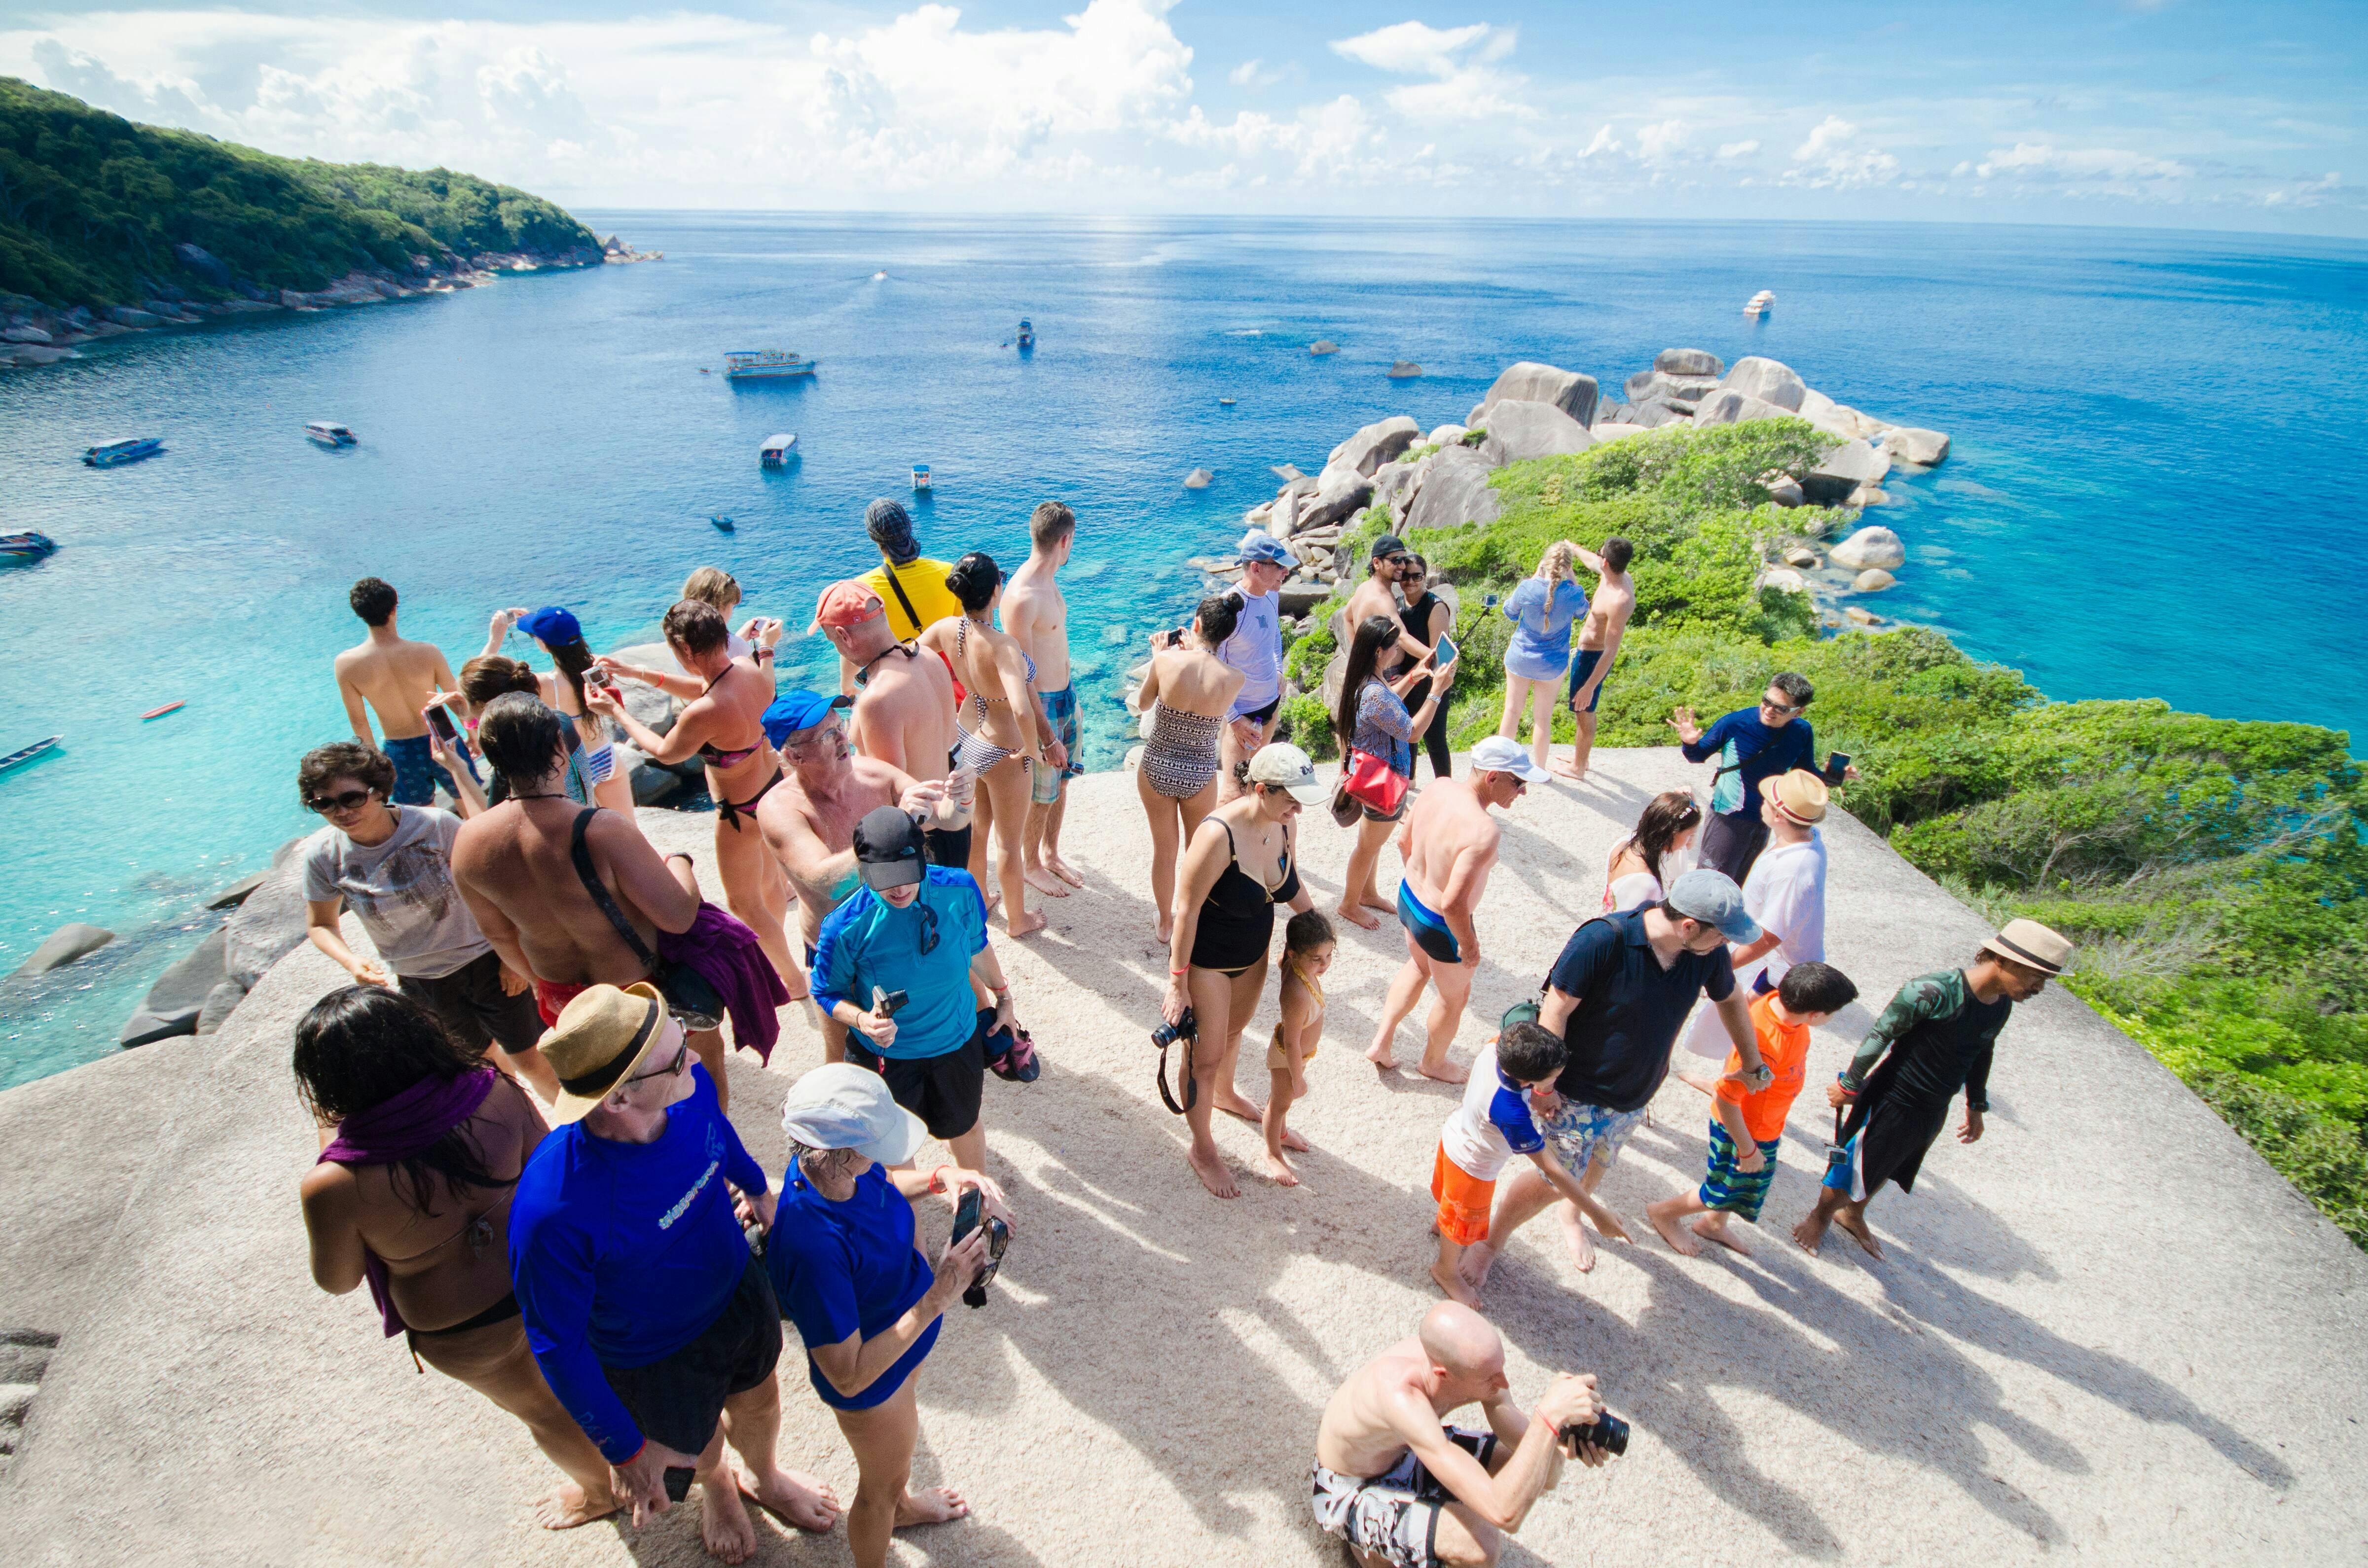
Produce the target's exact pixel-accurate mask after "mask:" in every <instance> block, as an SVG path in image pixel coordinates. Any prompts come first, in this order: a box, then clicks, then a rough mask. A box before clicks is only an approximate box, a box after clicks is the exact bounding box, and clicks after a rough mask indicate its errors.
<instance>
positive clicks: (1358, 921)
mask: <svg viewBox="0 0 2368 1568" xmlns="http://www.w3.org/2000/svg"><path fill="white" fill-rule="evenodd" d="M1335 913H1336V914H1338V915H1339V916H1340V918H1341V919H1343V920H1346V921H1347V922H1348V923H1349V925H1351V926H1362V927H1363V928H1364V929H1366V930H1368V931H1378V930H1380V929H1381V928H1382V923H1381V922H1380V921H1378V920H1376V919H1374V918H1373V917H1372V915H1368V914H1366V913H1365V912H1364V910H1363V909H1361V908H1360V907H1359V906H1358V905H1356V904H1353V903H1343V904H1342V905H1341V906H1340V907H1339V909H1338V910H1337V911H1335Z"/></svg>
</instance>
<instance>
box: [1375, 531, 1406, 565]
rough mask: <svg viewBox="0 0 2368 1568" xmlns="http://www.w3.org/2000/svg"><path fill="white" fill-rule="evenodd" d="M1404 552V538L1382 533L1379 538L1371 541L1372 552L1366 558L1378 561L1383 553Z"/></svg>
mask: <svg viewBox="0 0 2368 1568" xmlns="http://www.w3.org/2000/svg"><path fill="white" fill-rule="evenodd" d="M1405 553H1406V540H1402V539H1400V538H1398V536H1397V535H1395V534H1383V536H1382V537H1381V538H1379V539H1377V540H1374V541H1373V553H1372V556H1370V557H1369V558H1368V559H1370V560H1373V561H1379V560H1380V559H1381V558H1382V557H1383V556H1384V555H1403V554H1405Z"/></svg>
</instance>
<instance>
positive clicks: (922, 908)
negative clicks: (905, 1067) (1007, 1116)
mask: <svg viewBox="0 0 2368 1568" xmlns="http://www.w3.org/2000/svg"><path fill="white" fill-rule="evenodd" d="M932 918H934V921H935V924H936V927H937V941H936V943H935V945H934V946H931V947H930V949H929V950H928V951H927V952H923V951H922V950H921V949H922V946H923V944H924V941H925V939H926V938H927V937H928V931H929V927H930V924H931V921H932ZM985 947H986V900H985V897H983V896H982V895H981V894H980V892H979V891H978V884H977V883H976V882H974V881H971V875H970V873H969V872H968V871H963V870H956V869H949V868H947V867H944V866H929V867H927V868H925V869H923V872H922V878H921V892H920V895H919V896H918V897H916V898H915V899H914V900H913V902H912V903H909V904H906V905H905V907H904V908H902V909H898V908H895V907H894V906H893V905H892V904H890V903H889V902H888V901H887V900H886V899H884V898H882V897H881V896H880V895H879V894H878V893H876V892H872V891H871V888H870V887H869V886H864V887H859V888H857V889H856V890H855V892H854V894H853V895H852V896H851V897H849V898H848V901H847V902H846V903H842V904H840V905H839V906H838V907H837V909H834V910H832V911H831V912H830V917H829V918H828V919H826V920H825V921H824V922H823V923H822V936H821V937H820V939H819V940H817V941H816V942H815V943H814V1006H817V1007H820V1008H821V1009H822V1010H823V1011H824V1012H825V1013H828V1012H829V1011H830V1010H831V1009H832V1008H833V1007H836V1006H838V1004H840V1003H841V1002H852V1003H854V1004H855V1005H856V1006H858V1007H860V1008H862V1009H864V1010H865V1011H867V1012H868V1011H870V1010H871V991H872V988H873V987H874V986H878V987H880V988H881V989H882V990H887V991H902V992H904V993H905V1006H904V1010H903V1011H901V1012H899V1013H898V1014H897V1015H896V1038H895V1040H893V1041H891V1042H890V1043H889V1044H887V1045H886V1046H874V1045H872V1044H871V1041H869V1040H864V1041H861V1042H860V1043H861V1044H862V1045H863V1046H864V1048H865V1049H866V1050H868V1051H876V1052H877V1053H878V1054H880V1055H882V1056H888V1057H894V1058H897V1059H898V1060H901V1061H916V1060H919V1059H921V1058H923V1057H929V1056H943V1055H944V1054H945V1053H946V1052H948V1051H959V1050H961V1049H962V1046H963V1045H964V1044H966V1043H968V1041H969V1040H970V1037H971V1036H972V1035H973V1034H974V1033H976V1032H977V1029H978V1009H977V1008H976V1007H975V1006H973V1005H972V1001H971V990H970V960H971V955H972V954H973V953H976V952H980V951H982V950H983V949H985Z"/></svg>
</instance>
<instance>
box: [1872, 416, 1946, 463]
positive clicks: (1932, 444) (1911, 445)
mask: <svg viewBox="0 0 2368 1568" xmlns="http://www.w3.org/2000/svg"><path fill="white" fill-rule="evenodd" d="M1875 445H1877V446H1879V447H1881V448H1882V449H1884V451H1886V452H1888V453H1889V454H1890V455H1891V459H1892V460H1893V461H1895V462H1903V463H1914V464H1916V465H1917V466H1918V467H1919V468H1930V467H1931V466H1932V465H1933V464H1934V463H1937V462H1939V461H1940V460H1941V459H1943V458H1945V457H1947V456H1948V455H1949V437H1946V436H1944V435H1942V434H1941V432H1940V431H1938V430H1921V429H1918V428H1917V427H1916V426H1913V425H1895V426H1892V427H1891V428H1890V429H1888V430H1885V431H1884V432H1883V434H1882V435H1881V436H1879V437H1876V440H1875Z"/></svg>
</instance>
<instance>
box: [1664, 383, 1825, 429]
mask: <svg viewBox="0 0 2368 1568" xmlns="http://www.w3.org/2000/svg"><path fill="white" fill-rule="evenodd" d="M1638 406H1640V407H1646V408H1649V407H1652V406H1653V405H1652V404H1650V403H1644V404H1639V405H1638ZM1791 415H1792V410H1790V409H1786V408H1779V407H1777V406H1776V405H1775V404H1774V403H1769V402H1766V401H1764V400H1762V399H1760V398H1756V397H1753V396H1752V395H1751V394H1750V393H1748V392H1736V390H1735V389H1733V388H1731V387H1730V388H1726V389H1725V390H1723V391H1720V392H1713V393H1712V394H1711V395H1710V396H1708V397H1706V398H1704V399H1702V406H1701V407H1700V408H1697V409H1695V410H1694V415H1693V422H1694V423H1695V424H1697V425H1740V424H1743V423H1744V422H1745V421H1747V420H1751V419H1785V418H1789V417H1791Z"/></svg>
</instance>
